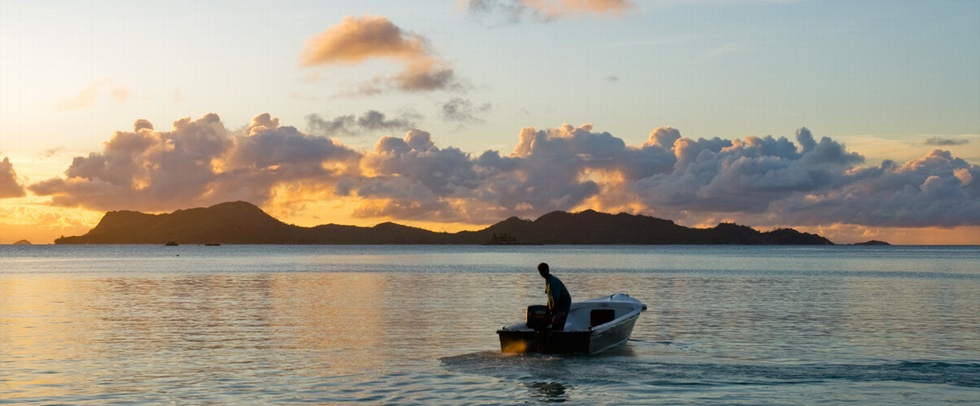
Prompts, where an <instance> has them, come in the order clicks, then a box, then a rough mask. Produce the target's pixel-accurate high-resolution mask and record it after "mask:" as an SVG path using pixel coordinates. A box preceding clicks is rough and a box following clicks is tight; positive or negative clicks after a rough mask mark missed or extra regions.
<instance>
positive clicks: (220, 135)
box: [29, 114, 358, 211]
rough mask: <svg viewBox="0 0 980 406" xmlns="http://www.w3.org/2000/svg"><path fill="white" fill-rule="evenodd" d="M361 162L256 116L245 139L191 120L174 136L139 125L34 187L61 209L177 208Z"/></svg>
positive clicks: (253, 197) (213, 120) (262, 192)
mask: <svg viewBox="0 0 980 406" xmlns="http://www.w3.org/2000/svg"><path fill="white" fill-rule="evenodd" d="M357 159H358V156H357V154H355V153H354V152H353V151H352V150H350V149H349V148H347V147H345V146H342V145H340V144H339V143H336V142H334V141H333V140H331V139H329V138H325V137H314V136H309V135H306V134H302V133H300V132H299V131H297V130H296V129H295V128H293V127H283V126H280V125H279V121H278V119H275V118H272V117H271V116H270V115H268V114H262V115H259V116H256V117H255V118H254V119H253V120H252V123H251V124H250V125H249V126H248V127H246V129H245V131H244V132H243V133H241V134H233V133H232V132H230V131H228V130H227V129H226V128H225V127H224V125H223V123H222V122H221V119H220V118H219V117H218V116H217V115H216V114H207V115H205V116H203V117H201V118H199V119H195V120H192V119H190V118H183V119H180V120H177V121H176V122H174V124H173V127H172V129H171V130H170V131H155V130H154V129H153V125H152V124H150V123H149V122H148V121H146V120H138V121H136V123H135V124H134V128H133V131H119V132H116V133H115V134H114V135H113V136H112V138H111V139H110V140H109V141H108V142H106V143H105V148H104V149H103V151H101V152H93V153H90V154H89V155H88V156H80V157H75V158H74V159H73V161H72V164H71V166H70V167H69V168H68V170H67V171H66V172H65V175H66V176H65V178H52V179H49V180H45V181H42V182H39V183H36V184H33V185H30V186H29V189H30V190H31V191H32V192H34V193H35V194H38V195H42V196H51V197H52V202H53V203H54V204H55V205H58V206H68V207H75V206H81V207H85V208H89V209H95V210H119V209H127V210H144V211H161V210H173V209H175V208H183V207H188V206H193V205H203V204H213V203H219V202H223V201H229V200H249V201H252V202H256V203H261V202H264V201H266V200H267V199H269V197H270V196H271V194H272V193H273V189H274V188H275V187H276V186H277V185H280V184H283V183H288V182H312V181H316V182H326V181H328V180H329V179H330V177H331V176H335V175H336V174H337V173H339V172H342V171H343V168H345V167H346V166H348V165H356V160H357Z"/></svg>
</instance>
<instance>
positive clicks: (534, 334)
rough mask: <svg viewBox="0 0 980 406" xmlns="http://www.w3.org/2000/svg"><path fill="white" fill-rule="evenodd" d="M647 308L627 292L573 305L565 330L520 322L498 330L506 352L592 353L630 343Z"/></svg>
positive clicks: (501, 343)
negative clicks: (533, 327)
mask: <svg viewBox="0 0 980 406" xmlns="http://www.w3.org/2000/svg"><path fill="white" fill-rule="evenodd" d="M643 309H644V306H643V303H641V302H640V301H639V300H636V299H634V298H632V297H630V296H629V295H627V294H625V293H617V294H614V295H609V296H603V297H599V298H595V299H590V300H586V301H583V302H575V303H572V306H571V308H570V309H569V312H568V319H567V320H566V322H565V328H564V329H563V330H562V331H558V330H553V329H549V328H545V329H538V330H535V329H532V328H529V327H528V326H527V323H526V322H525V323H517V324H512V325H510V326H507V327H504V328H502V329H500V330H497V335H498V336H499V337H500V350H501V351H502V352H505V353H522V352H540V353H545V354H574V353H583V354H592V353H597V352H600V351H603V350H606V349H609V348H612V347H615V346H617V345H620V344H622V343H624V342H626V341H628V340H629V338H630V335H632V333H633V326H634V325H635V324H636V320H637V319H638V318H639V317H640V312H641V311H643Z"/></svg>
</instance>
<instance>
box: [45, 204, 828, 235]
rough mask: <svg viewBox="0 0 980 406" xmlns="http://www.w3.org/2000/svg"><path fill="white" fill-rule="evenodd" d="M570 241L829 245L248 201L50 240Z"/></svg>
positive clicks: (652, 221) (735, 228) (591, 218)
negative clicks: (435, 226) (304, 216)
mask: <svg viewBox="0 0 980 406" xmlns="http://www.w3.org/2000/svg"><path fill="white" fill-rule="evenodd" d="M168 242H173V243H174V244H177V243H179V244H199V245H203V244H455V245H479V244H488V245H502V244H503V245H514V244H528V245H539V244H574V245H663V244H743V245H833V242H831V241H830V240H828V239H826V238H824V237H821V236H819V235H816V234H810V233H803V232H799V231H796V230H793V229H776V230H772V231H766V232H762V231H758V230H755V229H753V228H750V227H747V226H743V225H738V224H732V223H721V224H718V225H717V226H715V227H712V228H690V227H684V226H680V225H677V224H675V223H674V222H673V221H670V220H664V219H660V218H656V217H650V216H643V215H634V214H627V213H619V214H608V213H600V212H596V211H594V210H586V211H582V212H578V213H567V212H562V211H555V212H551V213H548V214H545V215H543V216H541V217H539V218H537V219H536V220H533V221H532V220H527V219H521V218H518V217H511V218H508V219H506V220H503V221H501V222H499V223H496V224H494V225H491V226H489V227H487V228H484V229H482V230H477V231H460V232H456V233H447V232H434V231H429V230H425V229H422V228H417V227H410V226H405V225H400V224H395V223H391V222H385V223H381V224H378V225H376V226H373V227H358V226H350V225H338V224H326V225H318V226H315V227H301V226H297V225H292V224H286V223H284V222H282V221H279V220H277V219H275V218H273V217H272V216H270V215H269V214H267V213H265V212H264V211H262V209H260V208H259V207H257V206H255V205H253V204H251V203H248V202H241V201H239V202H228V203H221V204H217V205H214V206H211V207H206V208H193V209H185V210H177V211H174V212H172V213H164V214H147V213H141V212H136V211H128V210H123V211H110V212H108V213H106V214H105V216H103V217H102V220H101V221H99V224H98V225H96V226H95V228H93V229H91V230H89V232H88V233H86V234H84V235H80V236H70V237H61V238H58V239H56V240H55V244H165V243H168Z"/></svg>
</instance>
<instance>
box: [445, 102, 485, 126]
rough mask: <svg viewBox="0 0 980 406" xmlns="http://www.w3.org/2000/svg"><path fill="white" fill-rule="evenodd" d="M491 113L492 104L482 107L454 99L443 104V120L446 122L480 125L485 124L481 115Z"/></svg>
mask: <svg viewBox="0 0 980 406" xmlns="http://www.w3.org/2000/svg"><path fill="white" fill-rule="evenodd" d="M487 111H490V103H484V104H482V105H480V106H474V105H473V102H471V101H469V100H466V99H463V98H459V97H454V98H452V99H450V100H449V101H447V102H446V103H443V105H442V118H443V119H444V120H446V121H450V122H455V123H459V124H460V125H463V124H470V123H479V122H483V119H481V118H480V117H479V114H481V113H485V112H487Z"/></svg>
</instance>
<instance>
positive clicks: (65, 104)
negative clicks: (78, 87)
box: [58, 80, 130, 110]
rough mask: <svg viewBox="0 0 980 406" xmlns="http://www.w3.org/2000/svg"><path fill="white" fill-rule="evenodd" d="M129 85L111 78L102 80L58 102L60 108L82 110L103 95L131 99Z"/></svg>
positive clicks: (122, 99)
mask: <svg viewBox="0 0 980 406" xmlns="http://www.w3.org/2000/svg"><path fill="white" fill-rule="evenodd" d="M129 95H130V91H129V89H128V88H127V87H125V86H121V85H117V84H115V83H113V82H112V81H111V80H100V81H94V82H92V83H90V84H89V85H88V86H87V87H86V88H85V89H83V90H82V91H81V92H79V93H78V94H76V95H75V96H73V97H70V98H67V99H64V100H62V101H60V102H58V109H59V110H81V109H86V108H89V107H91V106H92V105H93V104H95V102H96V101H97V100H98V99H99V98H100V97H102V96H108V97H110V98H112V99H113V100H115V101H117V102H124V101H126V100H127V99H129Z"/></svg>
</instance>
